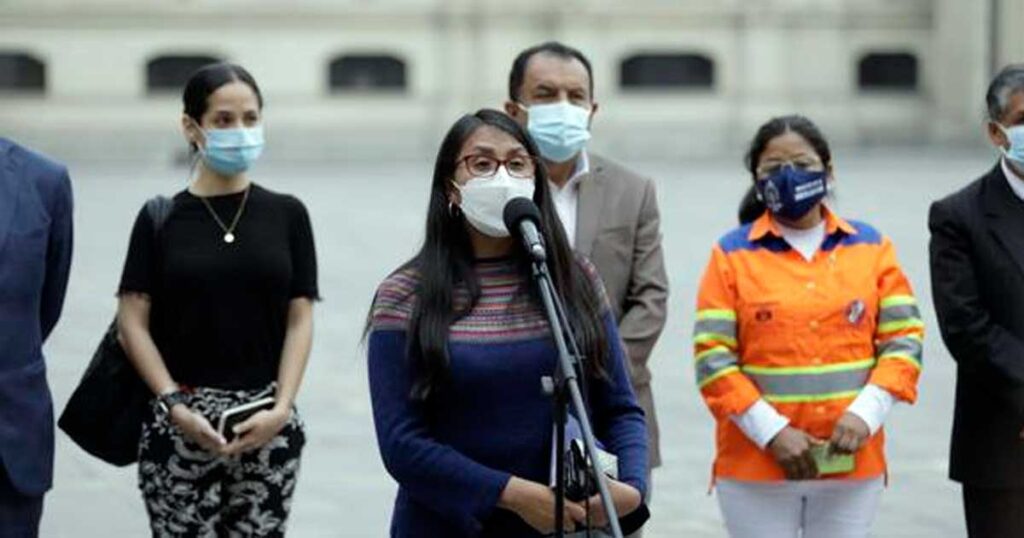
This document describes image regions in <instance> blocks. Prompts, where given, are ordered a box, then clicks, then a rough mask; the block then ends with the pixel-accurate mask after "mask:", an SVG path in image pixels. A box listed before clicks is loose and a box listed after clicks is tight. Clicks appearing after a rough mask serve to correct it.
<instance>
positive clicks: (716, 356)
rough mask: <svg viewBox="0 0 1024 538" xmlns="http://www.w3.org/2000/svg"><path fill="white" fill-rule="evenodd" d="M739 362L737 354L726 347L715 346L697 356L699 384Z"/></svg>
mask: <svg viewBox="0 0 1024 538" xmlns="http://www.w3.org/2000/svg"><path fill="white" fill-rule="evenodd" d="M737 362H738V360H737V358H736V355H735V354H733V353H732V352H731V351H729V350H727V349H725V348H715V349H712V350H710V351H709V352H707V353H706V354H703V355H701V356H699V357H698V358H697V364H696V365H695V367H696V368H697V384H698V385H703V384H704V381H705V380H707V379H709V378H710V377H711V376H713V375H715V374H717V373H718V372H721V371H722V370H725V369H726V368H729V367H730V366H736V363H737Z"/></svg>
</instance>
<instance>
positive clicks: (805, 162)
mask: <svg viewBox="0 0 1024 538" xmlns="http://www.w3.org/2000/svg"><path fill="white" fill-rule="evenodd" d="M787 166H792V167H793V168H796V169H797V170H800V171H803V172H806V171H817V172H820V171H821V170H823V169H824V166H823V165H822V164H821V161H819V160H817V159H810V158H808V159H797V160H795V161H772V162H766V163H763V164H761V165H760V166H758V167H757V170H756V171H755V172H756V173H757V177H759V178H763V177H768V176H771V175H775V174H776V173H778V172H779V171H780V170H782V169H783V168H785V167H787Z"/></svg>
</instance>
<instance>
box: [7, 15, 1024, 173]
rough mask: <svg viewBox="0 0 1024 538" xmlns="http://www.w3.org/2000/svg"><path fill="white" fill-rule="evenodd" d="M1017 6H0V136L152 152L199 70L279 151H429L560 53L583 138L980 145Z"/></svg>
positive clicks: (619, 150) (127, 155)
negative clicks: (259, 110) (525, 60)
mask: <svg viewBox="0 0 1024 538" xmlns="http://www.w3.org/2000/svg"><path fill="white" fill-rule="evenodd" d="M1021 23H1024V0H630V1H623V0H562V1H560V2H552V1H550V0H517V1H515V2H499V1H496V0H290V1H289V2H280V1H273V0H0V135H3V136H12V137H18V138H21V139H23V140H25V141H27V142H29V143H31V144H34V145H36V146H38V147H42V148H44V149H47V150H50V151H53V152H56V153H57V154H62V155H69V156H73V157H80V158H88V157H96V156H101V157H103V158H112V159H136V158H145V159H168V158H171V157H173V155H174V154H175V152H178V151H180V150H181V148H182V146H183V142H182V141H181V136H180V132H179V131H180V127H179V125H180V112H181V103H180V90H181V84H182V82H183V80H184V78H186V77H187V74H188V73H189V72H191V71H192V70H193V69H195V68H196V67H197V66H200V65H203V64H204V63H207V62H211V61H217V60H230V61H233V62H237V63H240V64H242V65H244V66H246V67H247V68H248V69H249V70H250V71H251V72H252V73H253V74H254V76H255V77H256V79H257V81H259V83H260V85H261V86H262V90H263V92H264V95H265V98H266V110H265V121H266V124H267V133H268V140H272V141H273V142H272V144H270V145H268V152H269V151H272V152H273V153H274V155H275V156H276V157H280V158H296V159H298V158H328V159H350V158H351V159H363V158H373V159H377V158H389V157H392V158H406V157H421V156H423V155H430V154H432V153H433V152H434V151H435V150H436V147H437V145H438V143H439V140H440V135H441V134H442V133H443V132H444V130H445V129H446V128H447V127H448V126H449V125H450V124H451V123H452V122H453V121H454V119H455V118H456V117H457V116H458V115H459V114H460V113H462V112H465V111H470V110H474V109H477V108H480V107H499V106H500V105H501V104H502V103H503V102H504V100H505V99H506V98H507V94H508V91H507V79H508V69H509V67H510V65H511V62H512V59H513V58H514V57H515V55H516V53H517V52H518V51H519V50H521V49H522V48H525V47H527V46H529V45H532V44H535V43H538V42H541V41H545V40H548V39H558V40H561V41H564V42H566V43H568V44H571V45H574V46H576V47H578V48H580V49H581V50H583V51H584V52H585V53H586V54H587V55H588V56H589V57H590V58H591V60H592V62H593V64H594V70H595V72H594V83H595V96H596V99H597V100H598V102H599V103H600V104H601V109H600V112H599V115H598V117H597V119H596V121H595V126H594V129H595V140H594V144H595V145H596V146H597V147H598V148H599V149H600V148H612V149H613V153H615V154H617V155H620V156H629V157H643V158H674V157H677V156H679V157H682V156H692V155H701V154H710V153H716V152H719V151H730V152H734V151H735V149H736V148H737V147H738V146H741V145H742V144H743V143H744V142H745V141H746V140H747V139H749V137H750V136H751V134H752V133H753V131H754V129H755V128H756V127H757V125H759V124H760V123H762V122H763V121H764V120H765V119H767V118H768V117H770V116H772V115H776V114H781V113H789V112H801V113H804V114H807V115H808V116H810V117H812V118H814V119H815V120H816V121H818V122H819V123H820V124H821V125H822V126H823V128H824V129H825V130H826V132H827V133H828V134H829V136H830V137H831V138H832V139H833V140H834V141H836V142H837V143H853V144H873V145H877V144H890V143H899V144H907V143H910V144H924V143H958V142H963V141H965V140H973V139H977V137H978V132H979V129H980V127H981V125H982V121H983V110H984V106H983V95H984V89H985V86H986V84H987V81H988V79H989V78H990V77H991V75H992V73H993V69H994V68H995V67H996V66H999V65H1002V64H1005V63H1008V62H1013V61H1024V34H1022V33H1021V32H1019V31H1018V28H1019V27H1020V24H1021Z"/></svg>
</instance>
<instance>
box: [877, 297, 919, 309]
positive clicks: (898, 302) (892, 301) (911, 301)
mask: <svg viewBox="0 0 1024 538" xmlns="http://www.w3.org/2000/svg"><path fill="white" fill-rule="evenodd" d="M916 304H917V299H915V298H914V296H913V295H890V296H888V297H886V298H884V299H882V302H881V303H879V305H878V306H880V307H881V308H887V307H890V306H910V305H916Z"/></svg>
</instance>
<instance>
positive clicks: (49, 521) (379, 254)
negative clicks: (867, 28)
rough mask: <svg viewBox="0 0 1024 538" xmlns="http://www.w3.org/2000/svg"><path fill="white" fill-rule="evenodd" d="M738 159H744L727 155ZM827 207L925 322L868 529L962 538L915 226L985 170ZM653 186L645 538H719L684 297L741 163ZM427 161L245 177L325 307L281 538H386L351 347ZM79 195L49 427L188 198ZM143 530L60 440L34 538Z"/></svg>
mask: <svg viewBox="0 0 1024 538" xmlns="http://www.w3.org/2000/svg"><path fill="white" fill-rule="evenodd" d="M736 153H737V155H738V154H739V152H738V151H737V152H736ZM837 155H838V158H837V163H836V166H837V177H838V179H839V184H838V191H837V195H838V201H837V204H838V207H839V208H840V212H841V213H842V214H844V215H848V216H855V217H857V218H860V219H863V220H867V221H869V222H871V223H873V224H875V225H876V226H877V227H878V228H880V229H881V230H882V231H884V232H885V233H887V234H889V235H890V236H891V237H893V239H894V240H895V242H896V245H897V247H898V251H899V254H900V259H901V261H902V263H903V264H904V266H905V268H906V270H907V272H908V274H909V275H910V278H911V280H912V281H913V283H914V285H915V288H916V291H917V293H918V295H919V297H920V300H921V304H922V305H923V309H922V310H923V313H924V315H925V319H926V321H927V323H928V328H929V331H928V339H927V345H926V357H925V364H926V367H925V372H924V375H923V378H922V381H921V399H920V402H919V403H918V405H917V406H916V407H912V408H911V407H903V406H901V407H898V408H897V409H896V410H895V411H894V413H893V415H892V417H891V419H890V421H889V428H888V430H889V442H888V449H889V455H890V460H889V461H890V479H891V482H890V487H889V489H888V491H886V493H885V495H884V497H883V501H882V507H881V510H880V513H879V517H878V521H877V524H876V525H875V536H879V537H885V538H903V537H906V538H910V537H934V538H947V537H948V538H954V537H958V536H964V534H965V533H964V530H963V521H962V515H961V510H960V502H959V489H958V488H957V487H955V486H954V485H953V484H952V483H950V482H949V481H948V480H947V479H946V478H945V470H946V452H947V446H948V435H949V429H950V423H951V414H952V398H953V386H954V379H955V375H954V368H953V362H952V360H951V359H950V358H949V356H948V354H947V353H946V351H945V349H944V347H943V346H942V344H941V341H940V338H939V333H938V329H937V327H936V325H935V315H934V312H933V311H932V309H931V300H930V296H929V285H928V284H929V282H928V265H927V246H928V245H927V239H928V234H927V228H926V215H927V208H928V203H929V201H930V200H932V199H934V198H936V197H939V196H940V195H942V194H944V193H947V192H950V191H952V190H954V189H955V188H957V187H958V186H960V185H963V184H965V183H966V182H967V181H968V180H969V179H971V178H974V177H977V176H978V175H980V174H981V173H982V172H983V171H985V170H987V169H988V167H990V166H991V164H992V162H993V161H994V158H993V157H992V156H991V154H989V153H987V152H985V151H984V150H981V149H972V150H968V149H964V150H957V151H953V152H940V151H938V150H917V149H904V150H887V151H866V150H856V151H843V150H839V151H838V152H837ZM634 165H635V166H634V167H635V168H637V169H639V170H641V171H642V172H644V173H647V174H650V175H652V176H654V177H655V178H656V179H657V182H658V187H659V198H660V204H661V210H662V215H663V222H662V228H663V233H664V235H665V243H664V244H665V252H666V262H667V265H668V271H669V276H670V280H671V286H672V295H671V300H670V316H669V321H668V327H667V328H666V331H665V334H664V337H663V338H662V340H661V342H660V344H659V345H658V347H657V350H656V352H655V356H654V358H653V371H654V391H655V396H656V400H657V405H658V413H659V417H660V421H661V428H662V431H663V434H662V435H663V443H664V445H663V454H664V460H665V461H664V466H663V467H662V468H660V469H658V470H657V471H656V473H655V477H654V503H653V507H652V512H653V514H654V517H653V520H652V522H651V524H650V525H649V527H648V532H647V533H646V534H645V536H646V537H648V538H667V537H692V538H713V537H723V536H725V533H724V531H723V530H722V526H721V522H720V518H719V513H718V508H717V505H716V503H715V500H714V498H713V497H711V496H709V495H708V493H707V492H708V485H709V476H710V464H711V458H712V452H713V447H712V439H713V438H712V427H713V423H712V420H711V418H710V415H709V414H708V413H707V411H706V409H705V408H704V405H703V403H702V402H701V400H700V398H699V396H698V393H697V390H696V388H695V386H694V383H693V374H692V369H691V367H690V363H691V361H692V358H691V357H692V355H691V353H690V350H689V342H688V340H689V334H690V330H691V326H692V322H693V304H694V295H695V288H696V285H697V282H698V279H699V277H700V273H701V272H702V270H703V267H704V264H705V263H706V260H707V256H708V253H709V249H710V247H711V245H712V243H713V242H714V241H715V239H716V238H717V237H718V236H719V235H721V234H722V233H723V232H724V231H726V230H727V229H728V228H729V227H731V226H733V222H734V214H735V209H736V206H737V203H738V201H739V198H740V195H741V194H742V192H743V190H744V188H745V186H746V184H747V183H746V181H747V175H746V173H745V172H744V171H743V169H742V166H741V164H740V163H739V158H735V159H724V158H722V159H712V160H703V161H697V162H688V163H685V164H679V163H641V164H639V165H637V164H635V163H634ZM432 168H433V163H432V162H431V161H430V160H424V161H422V162H415V163H398V164H384V165H370V164H345V165H333V164H321V165H305V166H285V165H281V164H276V165H275V164H274V163H272V162H270V163H267V164H266V165H265V166H264V167H263V168H261V169H259V170H257V171H256V172H255V174H254V177H255V178H256V179H257V181H259V182H261V183H262V184H263V185H264V186H266V187H269V188H271V189H277V190H281V191H285V192H290V193H294V194H296V195H298V196H299V197H301V198H302V199H303V200H304V201H305V203H306V204H307V206H308V208H309V211H310V213H311V216H312V219H313V224H314V228H315V233H316V241H317V247H318V250H319V261H320V268H321V273H320V274H321V277H320V278H321V290H322V293H323V296H324V302H323V303H322V304H319V305H318V306H317V308H316V336H315V344H314V351H313V356H312V358H311V361H310V365H309V369H308V372H307V376H306V380H305V383H304V385H303V388H302V391H301V393H300V398H299V406H300V412H301V413H302V414H303V415H304V417H305V420H306V422H307V426H308V435H309V444H308V445H307V448H306V451H305V454H304V458H303V470H302V475H301V478H300V484H299V488H298V491H297V495H296V499H295V502H294V509H293V513H292V517H291V522H290V536H295V537H299V538H317V537H332V538H334V537H378V536H386V535H387V528H388V527H387V525H388V519H389V513H390V506H391V502H392V499H393V495H394V490H395V486H394V483H393V482H392V481H391V479H390V477H389V476H388V475H387V474H386V472H385V471H384V468H383V466H382V465H381V462H380V458H379V456H378V454H377V448H376V443H375V438H374V433H373V424H372V421H371V418H370V405H369V400H368V395H367V386H366V371H365V366H364V360H365V353H364V350H363V348H362V347H361V344H360V338H361V332H362V329H363V323H364V319H365V315H366V312H367V307H368V306H369V302H370V299H371V297H372V294H373V290H374V288H375V286H376V285H377V283H378V282H379V281H380V280H381V279H383V278H384V277H385V276H386V275H387V273H388V272H389V271H390V270H391V269H393V268H394V267H396V266H397V265H398V264H400V263H401V262H403V261H404V260H405V259H406V258H407V257H409V256H410V255H411V254H412V253H413V252H414V251H415V249H416V247H417V245H418V242H419V241H420V238H421V235H422V227H423V221H424V214H425V213H424V212H425V207H426V193H427V189H428V186H429V182H430V174H431V171H432ZM72 176H73V180H74V184H75V190H76V196H77V208H76V210H77V213H76V226H77V230H76V232H77V237H76V252H75V260H74V267H73V277H72V282H71V288H70V292H69V295H68V300H67V304H66V308H65V312H64V317H63V319H62V322H61V324H60V325H59V326H58V329H57V331H56V333H55V334H54V337H53V339H52V340H51V341H50V342H49V344H48V347H47V353H48V355H47V356H48V363H49V368H50V370H49V372H50V382H51V386H52V388H53V394H54V399H55V402H56V406H57V412H59V410H60V409H61V408H63V404H64V402H65V401H66V400H67V398H68V396H69V394H70V392H71V390H72V388H73V387H74V384H75V382H76V381H77V379H78V376H79V375H80V374H81V372H82V370H83V368H84V367H85V365H86V363H87V362H88V360H89V358H90V356H91V354H92V350H93V348H94V346H95V345H96V343H97V341H98V339H99V337H100V335H101V334H102V331H103V329H104V328H105V326H106V324H107V323H109V321H110V318H111V316H112V315H113V313H114V308H115V300H114V291H115V289H116V285H117V281H118V278H119V275H120V270H121V264H122V263H123V259H124V252H125V248H126V245H127V238H128V234H129V232H130V228H131V224H132V222H133V220H134V218H135V215H136V213H137V212H138V210H139V208H140V207H141V205H142V203H143V201H144V200H145V199H146V197H148V196H150V195H152V194H153V193H156V192H165V193H170V192H174V191H176V190H178V189H180V188H182V187H183V186H184V184H185V172H184V171H183V170H180V169H168V168H159V167H155V168H154V167H150V168H145V167H143V168H141V169H140V168H139V167H137V166H135V165H127V164H121V165H118V164H116V163H110V164H96V163H92V164H83V165H81V166H73V167H72ZM146 533H147V527H146V516H145V510H144V508H143V505H142V503H141V501H140V498H139V495H138V493H137V489H136V484H135V469H134V468H127V469H116V468H113V467H110V466H108V465H105V464H103V463H101V462H99V461H97V460H94V459H92V458H91V457H89V456H88V455H86V454H85V453H84V452H82V451H81V450H79V449H78V448H77V447H76V446H74V445H73V444H72V443H71V442H70V441H69V440H68V439H67V438H66V437H64V436H63V435H61V434H58V438H57V469H56V485H55V488H54V490H53V491H52V492H51V493H50V494H49V496H48V497H47V505H46V513H45V516H44V521H43V530H42V535H43V536H44V537H46V538H65V537H67V538H93V537H95V538H101V537H102V538H121V537H139V536H145V535H146Z"/></svg>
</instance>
